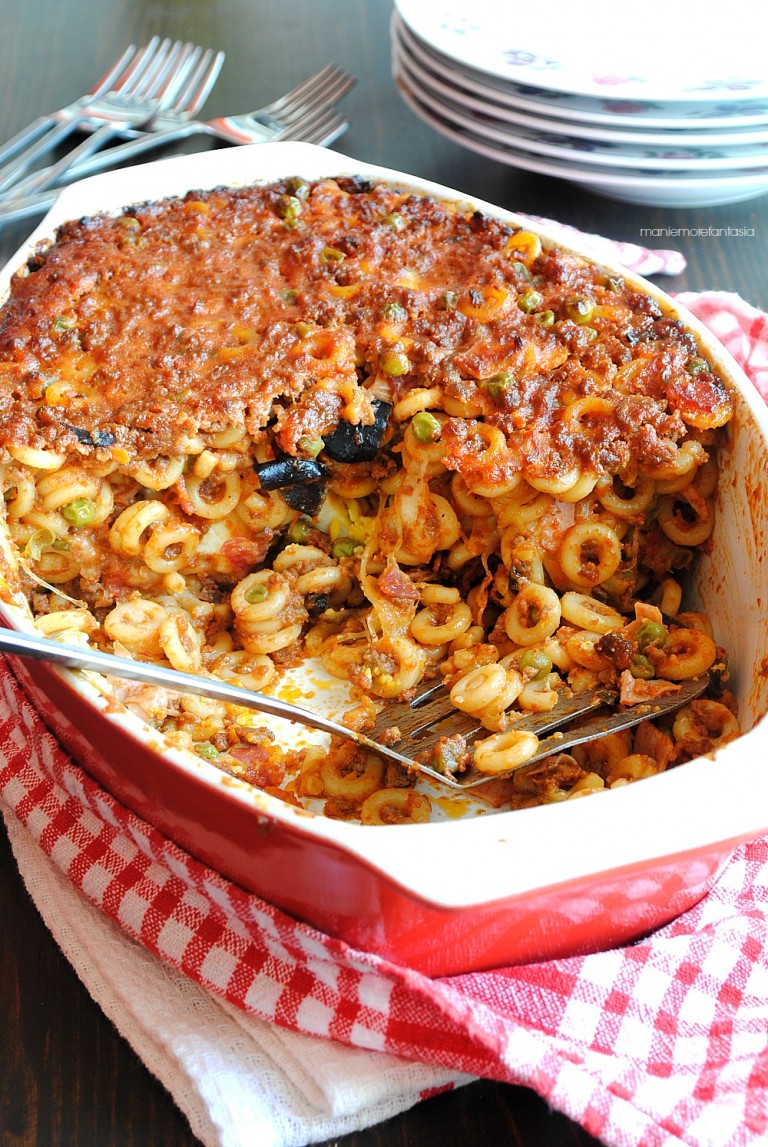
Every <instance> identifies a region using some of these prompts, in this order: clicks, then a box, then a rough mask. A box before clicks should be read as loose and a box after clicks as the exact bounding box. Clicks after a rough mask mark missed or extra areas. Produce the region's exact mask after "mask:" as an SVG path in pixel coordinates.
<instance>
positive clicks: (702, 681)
mask: <svg viewBox="0 0 768 1147" xmlns="http://www.w3.org/2000/svg"><path fill="white" fill-rule="evenodd" d="M0 652H3V653H11V654H13V655H14V656H19V657H31V658H33V659H35V660H37V661H45V662H48V663H49V664H52V665H61V666H64V667H65V668H68V669H87V670H92V671H95V672H97V673H102V674H106V675H107V676H110V677H118V678H123V679H127V680H129V681H141V682H144V683H145V684H149V685H159V686H161V687H162V688H164V689H171V690H174V691H176V692H180V693H194V694H196V695H197V696H199V697H208V698H210V699H212V700H215V701H224V702H226V703H228V704H231V705H241V706H243V707H244V708H247V709H254V710H256V711H257V712H259V713H266V714H268V715H270V716H273V717H280V718H282V719H284V720H286V721H293V722H295V723H297V724H299V725H306V726H309V727H310V728H312V729H318V730H319V731H321V732H324V733H330V734H331V735H333V736H338V737H343V738H345V739H346V740H351V741H354V742H355V743H356V744H357V745H359V746H360V747H361V748H363V749H365V750H366V751H368V752H372V753H376V754H378V755H379V756H382V757H386V758H387V759H389V760H392V761H395V762H396V763H397V764H400V765H405V766H406V767H407V768H408V769H409V770H413V771H416V772H419V773H423V774H425V775H426V776H429V777H431V778H432V779H433V780H435V781H439V782H440V783H441V784H443V785H448V786H449V787H451V788H454V789H471V788H475V787H477V786H478V785H482V784H487V782H488V781H491V780H500V779H503V778H505V777H508V776H510V775H511V774H512V773H513V772H516V771H517V769H518V768H523V767H525V766H527V765H532V764H534V763H535V762H536V761H539V760H542V759H543V758H544V757H549V756H552V754H553V753H560V752H563V751H564V750H565V749H568V748H573V746H575V745H578V744H582V743H583V742H585V741H591V740H595V739H596V738H599V737H604V736H606V735H607V734H608V733H616V732H619V731H620V730H621V729H627V728H630V727H631V726H633V725H637V724H639V723H640V722H641V721H647V720H650V719H656V718H657V717H660V716H662V715H663V714H665V713H670V712H673V711H674V710H675V709H679V708H681V707H682V706H683V705H687V704H688V702H689V701H692V700H693V699H694V698H695V697H698V696H700V694H701V693H703V692H704V690H705V689H706V688H707V686H708V684H709V683H710V678H709V675H708V674H705V675H703V676H702V677H695V678H691V679H690V680H688V681H684V682H683V683H682V685H681V686H680V688H679V690H678V691H677V692H675V693H670V694H666V695H664V696H661V697H659V698H657V699H656V700H655V701H653V702H652V703H648V704H646V705H636V706H634V707H633V708H631V709H627V710H622V711H619V712H617V713H614V714H613V715H612V716H610V717H606V718H603V719H600V720H598V721H595V722H592V723H589V724H586V725H578V726H577V727H576V728H574V729H573V730H571V731H570V732H567V733H560V732H554V733H553V732H552V730H553V729H557V728H559V726H560V725H561V724H563V723H567V722H570V721H573V720H575V719H577V718H579V717H583V716H584V715H585V714H587V713H589V712H592V711H594V710H596V709H599V708H602V707H604V705H605V703H606V697H605V693H604V692H603V691H600V692H598V693H577V694H574V695H573V696H571V697H568V698H565V699H564V700H563V701H561V702H560V703H559V705H558V706H556V708H555V709H554V710H552V711H551V712H549V713H537V714H534V715H533V716H530V717H528V718H523V719H522V720H520V721H519V722H516V723H515V724H514V725H513V726H512V728H514V729H523V728H525V729H526V730H527V731H530V732H534V733H535V734H536V735H537V736H539V737H540V736H541V735H542V734H543V733H549V734H550V735H549V736H548V737H546V738H545V739H544V740H541V741H540V743H539V747H538V749H537V751H536V753H535V754H533V755H532V756H529V757H528V758H527V759H526V760H525V761H523V762H521V764H519V765H517V766H515V767H514V768H511V769H507V770H506V771H504V772H496V773H493V774H489V773H480V772H479V770H477V769H474V768H473V769H469V770H467V772H466V773H464V774H461V775H459V776H458V777H454V776H452V775H451V774H450V773H448V772H445V773H442V772H439V771H438V770H437V769H433V768H431V767H430V766H429V765H427V764H424V763H423V762H422V761H421V760H420V759H419V757H421V756H422V755H427V754H428V752H429V750H430V748H432V747H434V745H435V744H436V743H437V741H438V740H439V739H440V738H441V737H444V736H446V735H450V734H446V732H445V731H444V724H443V723H444V719H445V718H446V704H445V701H444V699H443V698H442V697H439V696H437V694H438V693H439V690H440V689H442V686H437V687H434V686H433V687H431V688H429V689H427V690H426V691H425V692H424V693H422V694H421V695H420V696H419V697H416V698H414V700H413V701H411V702H403V703H396V704H394V705H389V706H387V708H386V709H385V711H384V713H383V714H381V715H380V716H379V719H378V720H377V722H376V724H375V725H374V728H373V730H372V735H371V736H370V737H368V736H366V735H365V734H363V733H358V732H355V731H354V730H352V729H348V728H347V727H346V726H345V725H340V724H338V722H336V721H332V720H330V719H329V718H327V717H323V716H321V715H320V714H319V713H312V712H311V711H310V710H308V709H303V708H301V707H299V706H298V705H293V704H289V703H288V702H286V701H281V700H280V699H279V698H277V697H268V696H266V695H265V694H263V693H252V692H250V690H247V689H241V688H240V687H239V686H236V685H230V684H227V683H225V682H223V681H219V680H217V679H216V678H215V677H202V676H197V675H196V674H194V673H183V672H181V671H180V670H178V669H170V668H166V667H165V666H162V665H153V664H151V663H149V662H145V661H132V660H131V659H130V658H128V657H117V656H116V655H115V654H112V653H102V652H101V650H97V649H90V648H88V647H86V646H71V645H64V644H62V643H61V642H60V641H53V640H51V639H50V638H47V637H42V636H40V635H38V634H31V633H19V632H17V631H15V630H9V629H0ZM425 699H426V701H425ZM436 702H437V707H436ZM425 704H426V706H427V708H428V709H429V712H428V713H426V714H425V708H424V705H425ZM430 706H431V708H430ZM448 716H449V720H451V721H452V722H453V723H452V725H451V729H452V731H455V728H456V727H462V726H461V725H460V724H459V723H460V722H462V720H463V722H464V725H463V727H464V730H465V731H464V733H463V735H464V736H465V737H466V738H467V739H468V741H470V742H471V740H472V737H473V735H477V734H479V733H484V732H485V730H483V729H482V727H480V726H478V724H477V722H476V721H473V720H472V719H471V718H466V717H465V716H464V715H463V714H455V712H452V713H451V714H448ZM409 718H410V721H411V724H410V726H409V725H408V724H407V722H408V720H409ZM454 718H455V719H454ZM395 726H397V727H399V728H400V730H401V734H402V735H401V737H400V740H399V741H397V742H395V743H396V745H398V746H400V745H402V744H404V743H407V745H408V747H410V748H411V751H412V753H413V755H412V756H408V755H406V754H405V753H404V752H400V750H399V748H395V747H393V746H392V745H391V744H389V743H386V744H382V743H381V742H380V741H377V740H376V739H375V738H376V737H377V736H381V734H382V733H383V731H384V729H387V728H392V727H395ZM403 728H405V729H406V732H405V733H403Z"/></svg>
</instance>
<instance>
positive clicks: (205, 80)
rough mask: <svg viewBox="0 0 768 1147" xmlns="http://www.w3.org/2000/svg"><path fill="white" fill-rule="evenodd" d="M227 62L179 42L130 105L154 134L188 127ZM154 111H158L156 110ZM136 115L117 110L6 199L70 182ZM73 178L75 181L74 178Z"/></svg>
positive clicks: (159, 64)
mask: <svg viewBox="0 0 768 1147" xmlns="http://www.w3.org/2000/svg"><path fill="white" fill-rule="evenodd" d="M223 63H224V53H223V52H217V53H214V52H213V51H212V50H211V49H210V48H209V49H207V50H206V51H203V49H202V48H200V47H197V46H195V45H194V44H184V45H182V44H180V43H178V42H177V43H176V44H174V45H173V47H172V48H171V49H170V51H169V52H168V54H167V56H166V58H165V60H164V61H162V60H159V61H158V60H157V59H156V61H155V67H154V69H153V74H152V75H150V76H145V78H144V81H143V83H142V85H141V90H140V91H138V92H137V93H136V94H135V95H134V96H132V97H131V100H130V104H131V105H132V104H133V102H134V100H135V101H137V103H138V105H139V106H138V107H137V109H136V115H137V116H141V117H142V119H144V120H145V121H146V125H145V126H146V127H147V128H149V129H152V128H153V127H154V125H155V123H156V122H162V123H165V122H168V121H169V120H170V121H172V122H173V123H175V124H179V125H182V124H185V123H186V122H188V121H189V120H190V118H191V117H192V116H193V115H194V114H195V112H196V111H197V110H198V109H199V108H200V107H202V105H203V103H204V102H205V99H206V98H207V96H208V94H209V92H210V90H211V88H212V86H213V84H214V83H215V82H216V78H217V76H218V74H219V71H220V70H221V66H222V64H223ZM152 108H154V111H153V110H152ZM126 113H127V114H130V115H133V111H132V108H131V106H128V107H126V108H125V109H124V108H123V107H121V106H117V105H116V106H115V109H114V115H115V118H114V119H112V120H111V121H109V122H105V123H104V124H102V126H101V127H99V128H98V129H97V130H96V131H95V132H93V133H92V134H91V135H90V136H88V137H86V139H84V140H83V141H82V143H80V144H79V145H78V146H77V147H76V148H74V149H73V150H72V151H71V152H69V153H68V154H67V155H65V156H63V157H62V159H60V160H59V161H58V163H55V164H53V166H51V167H46V168H43V169H42V170H40V171H38V172H36V173H35V174H34V175H32V176H30V177H28V178H27V179H25V180H23V181H21V182H19V183H16V184H14V185H13V187H11V188H10V190H9V191H7V192H6V194H5V196H4V197H2V198H4V199H5V200H9V199H12V200H16V199H18V198H22V197H25V196H28V195H33V194H34V193H35V192H36V191H42V190H45V189H46V188H48V187H52V186H53V185H54V184H57V183H58V182H59V181H60V180H61V179H62V178H66V177H67V173H68V172H69V171H70V169H75V168H77V165H78V163H84V162H85V161H86V159H87V158H88V157H89V156H90V155H91V154H92V153H93V152H97V154H98V148H99V147H100V145H101V144H102V143H103V142H104V141H105V140H107V139H110V138H112V136H114V135H116V134H117V133H118V132H119V131H120V130H121V128H122V127H123V126H124V125H123V122H122V118H121V117H123V116H124V115H125V114H126ZM71 178H75V176H74V175H73V176H72V177H71Z"/></svg>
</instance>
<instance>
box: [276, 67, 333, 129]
mask: <svg viewBox="0 0 768 1147" xmlns="http://www.w3.org/2000/svg"><path fill="white" fill-rule="evenodd" d="M342 79H347V80H348V81H349V85H348V86H351V85H352V84H354V83H355V78H354V76H351V75H349V73H348V72H345V71H343V69H342V68H339V67H338V66H337V65H336V64H326V65H325V67H324V68H321V69H320V71H319V72H316V73H315V74H314V75H313V76H309V77H308V78H307V79H306V80H304V81H303V83H300V84H299V85H298V86H297V87H295V88H293V90H292V91H290V92H286V93H285V95H283V96H280V97H279V99H276V100H274V101H273V102H272V103H271V104H267V106H266V107H265V108H263V109H262V110H263V112H264V113H265V114H267V115H271V116H273V117H274V118H278V117H279V116H281V115H284V114H285V115H290V114H291V113H292V112H293V111H295V110H299V109H300V108H301V107H302V106H303V101H304V100H306V99H309V98H311V96H312V94H313V93H314V92H315V91H316V90H317V89H318V88H320V87H322V86H324V85H325V84H327V83H329V82H331V81H341V80H342Z"/></svg>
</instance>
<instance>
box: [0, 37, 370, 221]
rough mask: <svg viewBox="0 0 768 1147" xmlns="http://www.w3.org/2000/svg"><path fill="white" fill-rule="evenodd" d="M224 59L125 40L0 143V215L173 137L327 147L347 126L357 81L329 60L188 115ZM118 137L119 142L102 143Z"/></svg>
mask: <svg viewBox="0 0 768 1147" xmlns="http://www.w3.org/2000/svg"><path fill="white" fill-rule="evenodd" d="M223 62H224V53H223V52H214V51H213V50H212V49H210V48H208V49H203V48H201V47H199V46H198V45H195V44H190V43H182V42H181V41H178V40H177V41H171V40H170V39H165V40H162V41H161V40H160V38H159V37H154V39H152V40H151V41H150V43H149V44H147V45H146V47H144V48H140V49H137V48H136V47H134V46H133V45H132V46H130V47H129V48H127V49H126V50H125V52H123V53H122V55H121V56H120V57H119V59H117V60H116V61H115V62H114V64H113V65H112V67H111V68H110V69H109V71H108V72H107V73H106V74H105V75H104V76H103V77H102V78H101V79H100V80H99V81H98V82H97V83H96V84H95V85H94V86H93V88H92V89H91V90H90V91H89V92H87V93H86V94H85V95H84V96H82V97H81V98H80V99H78V100H76V101H75V102H74V103H72V104H69V105H68V106H67V107H64V108H61V109H60V110H59V111H57V112H54V113H52V114H51V115H49V116H41V117H40V118H38V119H36V120H34V121H33V122H32V123H31V124H29V126H28V127H26V128H25V129H24V130H23V131H21V132H19V133H18V134H17V135H15V136H14V137H13V139H10V140H8V142H7V143H5V144H4V145H2V146H0V223H3V222H9V221H11V220H15V219H23V218H26V217H28V216H32V215H38V214H41V213H42V212H44V211H45V210H47V208H48V207H49V206H50V205H51V203H53V201H54V200H55V198H56V194H57V188H59V187H60V186H61V185H62V184H63V183H67V182H70V181H71V180H73V179H82V178H83V177H84V176H86V175H93V174H94V173H96V172H98V171H103V170H105V169H107V168H111V167H115V166H117V165H120V164H123V163H125V162H127V161H130V160H132V159H134V158H135V157H136V156H139V155H141V154H143V153H144V152H147V151H149V150H151V149H153V148H156V147H157V146H158V145H160V144H166V143H170V142H172V141H174V140H180V139H186V138H188V137H190V136H193V135H203V136H208V137H214V138H217V139H222V140H224V141H226V142H227V143H233V144H243V143H267V142H276V141H280V140H294V141H296V140H299V141H302V142H305V143H315V144H318V145H320V146H322V147H328V146H330V144H332V143H333V142H334V141H335V140H336V139H338V138H339V136H340V135H341V134H342V133H343V132H344V131H346V129H347V127H348V126H349V125H348V124H347V122H346V121H345V120H344V119H342V117H341V116H339V115H338V114H337V113H336V111H335V105H336V104H337V103H338V101H339V100H340V99H341V98H342V96H343V95H345V93H346V92H347V91H348V90H349V89H350V88H351V87H352V85H353V84H354V82H355V80H354V77H353V76H351V75H350V74H349V73H348V72H345V71H344V70H343V69H341V68H339V67H337V66H336V65H335V64H328V65H326V67H324V68H322V69H321V70H320V71H319V72H317V73H316V74H315V75H313V76H310V77H309V78H308V79H306V80H304V81H303V83H301V84H299V85H298V86H297V87H296V88H293V89H292V90H291V91H289V92H287V93H286V94H285V95H283V96H281V97H280V98H279V99H277V100H274V101H273V102H272V103H270V104H267V105H266V106H265V107H262V108H258V109H257V110H255V111H252V112H246V113H244V114H242V115H233V116H223V117H220V118H217V119H212V120H208V121H201V120H197V119H195V116H196V114H197V112H198V111H199V109H200V108H201V107H202V105H203V103H204V102H205V100H206V98H207V97H208V95H209V93H210V91H211V88H212V87H213V85H214V83H215V82H216V79H217V77H218V74H219V71H220V70H221V66H222V64H223ZM78 128H84V129H87V130H88V131H89V132H90V134H88V135H86V136H85V138H83V139H82V141H81V142H80V143H78V144H77V146H75V147H74V148H72V149H71V150H69V151H67V152H66V154H65V155H64V156H63V157H62V158H61V159H59V160H58V161H57V162H56V163H54V164H52V165H50V166H45V167H41V166H39V164H40V161H41V160H42V159H43V158H44V157H45V156H46V155H47V154H48V153H49V152H50V151H51V150H52V149H53V148H54V147H57V146H59V145H61V144H62V143H64V142H65V141H66V140H68V139H69V138H71V136H72V135H73V133H74V132H75V130H76V129H78ZM116 137H122V139H123V140H124V142H122V143H118V144H115V145H113V146H111V147H104V144H105V143H108V142H110V141H112V140H114V139H115V138H116ZM36 165H37V166H36Z"/></svg>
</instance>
